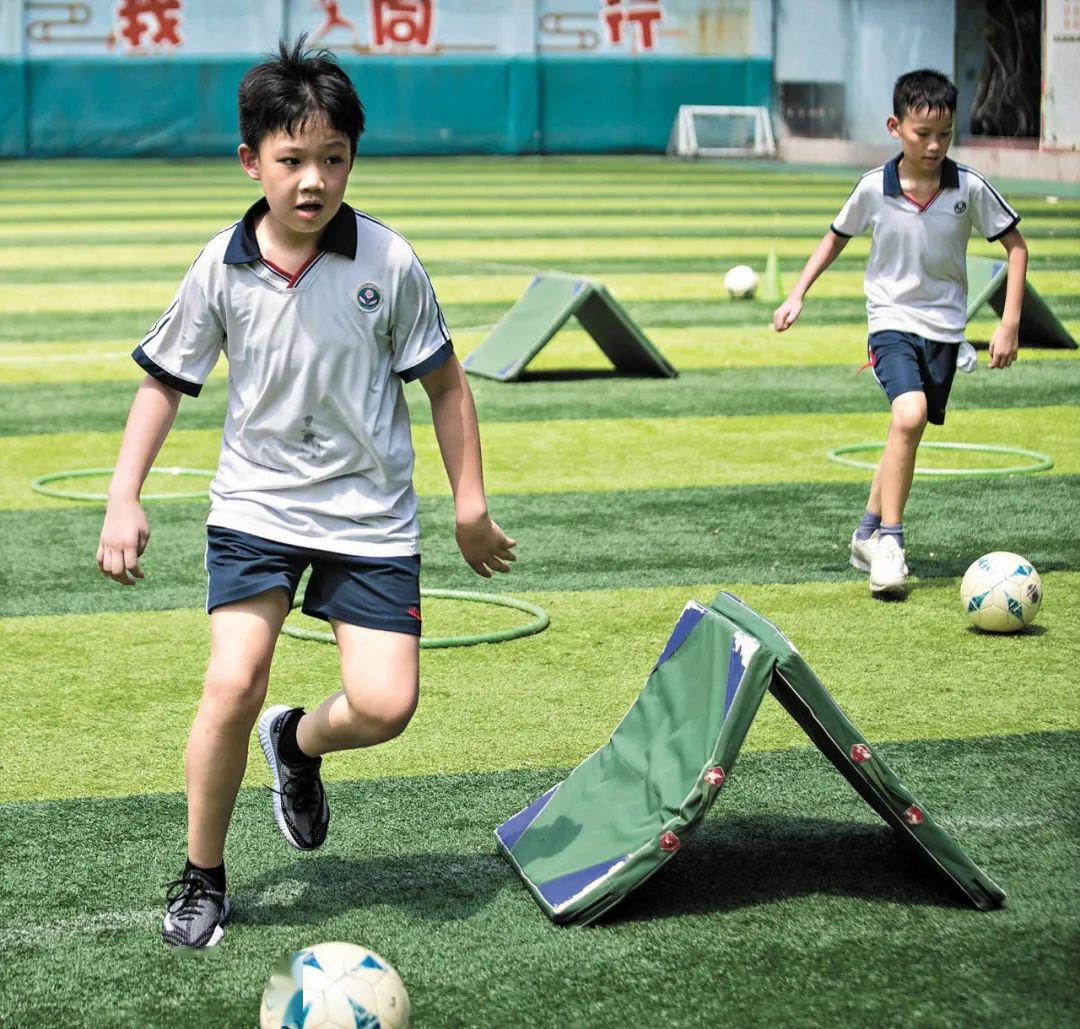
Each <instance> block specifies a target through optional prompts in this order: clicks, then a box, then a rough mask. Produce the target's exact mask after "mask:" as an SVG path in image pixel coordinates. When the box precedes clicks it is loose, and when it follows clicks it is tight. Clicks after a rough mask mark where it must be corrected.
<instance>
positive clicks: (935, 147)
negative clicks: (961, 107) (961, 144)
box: [886, 108, 953, 171]
mask: <svg viewBox="0 0 1080 1029" xmlns="http://www.w3.org/2000/svg"><path fill="white" fill-rule="evenodd" d="M886 125H887V127H888V129H889V135H890V136H892V137H893V138H894V139H898V140H900V145H901V147H902V149H903V151H904V158H905V160H906V161H907V162H908V164H910V165H911V166H912V167H913V168H920V169H923V170H924V171H931V170H933V169H935V168H937V167H938V166H939V165H940V164H941V162H942V161H943V160H944V159H945V155H946V154H947V153H948V152H949V144H950V143H951V142H952V134H953V112H952V111H942V110H934V111H931V110H928V109H926V108H923V109H922V110H921V111H913V110H911V109H910V108H908V110H906V111H905V112H904V115H903V117H902V118H897V117H896V116H895V115H891V116H890V117H889V120H888V121H887V122H886Z"/></svg>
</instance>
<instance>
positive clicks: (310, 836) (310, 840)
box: [259, 704, 330, 850]
mask: <svg viewBox="0 0 1080 1029" xmlns="http://www.w3.org/2000/svg"><path fill="white" fill-rule="evenodd" d="M303 713H304V712H303V708H299V707H286V706H285V705H284V704H278V705H277V706H276V707H272V708H270V710H269V711H267V712H266V713H265V714H264V715H263V716H262V718H260V719H259V743H260V744H261V745H262V750H263V753H264V754H265V755H266V761H267V764H269V765H270V775H271V777H272V778H273V780H274V783H273V786H271V792H272V793H273V794H274V819H275V820H276V821H277V824H278V828H279V829H280V830H281V832H282V835H283V836H284V837H285V839H287V840H288V841H289V842H290V843H291V844H292V845H293V846H294V847H296V849H297V850H314V849H315V848H316V847H321V846H322V843H323V841H324V840H325V839H326V827H327V826H328V825H329V824H330V808H329V806H328V805H327V803H326V791H325V790H324V789H323V784H322V779H321V778H320V777H319V769H320V767H322V758H321V757H317V758H313V759H312V760H311V761H305V762H303V763H302V764H298V765H290V764H286V763H285V762H284V761H282V760H281V758H280V757H279V756H278V743H279V742H280V740H281V730H282V729H284V728H285V726H286V725H287V724H288V721H289V719H291V718H299V717H300V716H301V715H302V714H303Z"/></svg>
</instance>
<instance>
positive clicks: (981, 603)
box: [960, 550, 1043, 632]
mask: <svg viewBox="0 0 1080 1029" xmlns="http://www.w3.org/2000/svg"><path fill="white" fill-rule="evenodd" d="M1042 598H1043V587H1042V580H1041V579H1040V578H1039V573H1038V572H1037V571H1035V566H1034V565H1033V564H1032V563H1031V562H1030V561H1028V560H1027V558H1023V557H1021V556H1020V555H1019V554H1010V553H1008V552H1007V551H1003V550H998V551H995V552H994V553H992V554H984V555H983V556H982V557H980V558H979V560H978V561H976V562H975V563H974V564H972V566H971V567H970V568H969V569H968V570H967V571H966V572H965V573H964V581H963V582H962V583H961V584H960V599H961V600H962V601H963V604H964V611H966V612H967V616H968V618H970V619H971V622H972V624H973V625H975V626H976V628H979V629H981V630H982V631H983V632H1018V631H1019V630H1020V629H1023V628H1024V626H1026V625H1030V624H1031V622H1032V621H1033V619H1034V618H1035V615H1036V614H1038V612H1039V605H1040V604H1041V603H1042Z"/></svg>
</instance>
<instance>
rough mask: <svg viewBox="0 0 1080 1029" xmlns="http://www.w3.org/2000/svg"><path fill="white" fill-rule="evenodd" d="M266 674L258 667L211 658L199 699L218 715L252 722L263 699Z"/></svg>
mask: <svg viewBox="0 0 1080 1029" xmlns="http://www.w3.org/2000/svg"><path fill="white" fill-rule="evenodd" d="M266 684H267V676H266V674H265V672H264V671H263V670H262V669H260V668H237V667H236V666H235V665H233V664H231V663H229V664H226V663H225V662H214V661H211V662H210V665H209V667H208V668H207V670H206V680H205V682H204V684H203V698H204V699H205V700H206V701H208V702H209V703H210V704H212V705H213V707H214V710H215V711H216V712H217V713H218V715H219V716H220V717H223V718H225V719H228V720H230V721H232V720H245V719H246V720H250V721H251V722H252V723H254V721H255V719H256V718H257V717H258V714H259V711H260V709H261V708H262V705H263V701H264V700H265V699H266Z"/></svg>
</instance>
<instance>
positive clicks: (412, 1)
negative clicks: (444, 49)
mask: <svg viewBox="0 0 1080 1029" xmlns="http://www.w3.org/2000/svg"><path fill="white" fill-rule="evenodd" d="M434 15H435V0H371V45H372V47H373V48H374V49H375V50H379V49H382V48H384V47H407V46H420V47H426V46H430V44H431V23H432V21H433V20H434Z"/></svg>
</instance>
